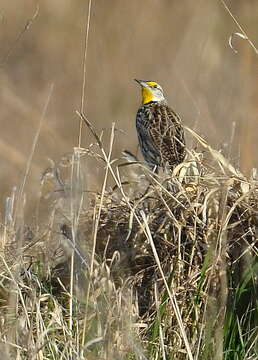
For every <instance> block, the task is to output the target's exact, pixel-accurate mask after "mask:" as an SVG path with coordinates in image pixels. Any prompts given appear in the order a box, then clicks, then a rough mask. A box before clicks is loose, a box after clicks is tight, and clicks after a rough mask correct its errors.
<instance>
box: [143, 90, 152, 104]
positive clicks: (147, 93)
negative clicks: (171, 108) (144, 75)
mask: <svg viewBox="0 0 258 360" xmlns="http://www.w3.org/2000/svg"><path fill="white" fill-rule="evenodd" d="M152 100H153V94H152V92H151V90H150V89H149V88H146V87H142V104H143V105H144V104H148V103H149V102H151V101H152Z"/></svg>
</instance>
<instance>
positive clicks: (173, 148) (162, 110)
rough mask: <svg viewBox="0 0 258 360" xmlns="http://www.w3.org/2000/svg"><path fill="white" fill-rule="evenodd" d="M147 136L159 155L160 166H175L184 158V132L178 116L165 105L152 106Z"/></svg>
mask: <svg viewBox="0 0 258 360" xmlns="http://www.w3.org/2000/svg"><path fill="white" fill-rule="evenodd" d="M152 111H153V116H152V119H151V121H150V123H149V134H150V137H151V139H152V142H153V144H154V146H155V148H156V149H157V151H158V152H159V153H160V158H161V165H162V166H165V164H166V163H168V164H169V165H170V166H172V167H173V166H175V165H177V164H179V163H180V162H182V161H183V160H184V157H185V138H184V130H183V127H182V125H181V120H180V118H179V116H178V115H177V114H176V113H175V112H174V111H173V110H172V109H171V108H170V107H169V106H167V105H163V104H162V105H161V104H153V108H152Z"/></svg>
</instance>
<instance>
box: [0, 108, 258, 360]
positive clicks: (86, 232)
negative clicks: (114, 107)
mask: <svg viewBox="0 0 258 360" xmlns="http://www.w3.org/2000/svg"><path fill="white" fill-rule="evenodd" d="M79 115H80V116H81V119H82V120H83V121H84V122H85V123H86V125H87V126H88V129H90V131H91V133H92V135H93V137H94V139H95V143H93V144H92V145H91V146H90V147H89V148H88V149H75V150H74V153H72V154H70V155H69V156H67V158H66V160H67V161H65V162H64V159H62V161H60V162H59V163H57V164H54V163H52V164H51V167H50V168H49V169H48V170H47V171H46V172H45V174H44V176H43V178H42V187H41V192H42V197H41V200H40V201H39V205H38V209H37V212H36V214H37V219H36V221H35V222H34V223H33V222H32V223H31V224H29V225H27V224H25V223H24V219H23V214H22V212H21V209H22V207H21V199H22V197H21V196H20V195H19V197H17V192H16V191H14V193H13V195H12V196H11V197H10V199H8V200H7V206H6V217H5V221H4V223H3V226H2V229H3V231H2V235H3V236H2V243H1V244H2V247H1V279H0V280H1V291H0V296H1V309H0V311H1V349H2V351H3V353H4V354H5V358H6V359H13V358H17V359H18V358H20V359H75V358H76V359H227V360H228V359H255V358H257V353H258V349H257V238H256V236H257V235H256V230H257V225H258V217H257V211H258V204H257V202H258V197H257V182H256V181H255V179H253V178H252V179H246V178H245V177H244V176H243V175H242V174H241V173H240V172H239V171H237V170H236V169H235V168H234V167H233V166H232V165H231V164H230V163H229V162H228V161H227V160H226V159H225V158H224V157H223V156H222V155H221V154H220V153H219V152H217V151H215V150H213V149H212V148H211V147H210V146H209V145H208V144H207V143H206V142H205V141H204V140H203V139H202V138H200V136H198V135H197V134H195V133H194V132H193V131H191V130H190V129H187V130H188V131H189V132H190V133H191V135H192V136H194V137H195V139H197V141H198V143H199V144H200V146H201V147H203V148H204V155H203V154H201V153H196V152H194V151H188V157H187V159H186V161H185V162H184V163H183V164H181V165H180V166H178V167H177V168H176V169H174V171H173V174H171V173H166V172H165V171H164V172H161V173H160V174H159V175H156V174H153V173H151V172H150V171H149V170H148V169H146V168H145V167H144V166H143V165H142V164H140V163H139V162H137V161H134V160H136V159H134V158H132V157H131V158H130V159H128V157H127V162H125V161H122V160H121V159H120V160H119V161H114V160H112V147H113V142H114V126H113V127H112V129H111V136H110V143H109V145H108V146H107V149H108V150H106V147H105V146H104V145H103V143H102V141H101V138H100V137H99V136H98V135H97V133H96V131H95V130H94V128H93V127H92V125H91V124H90V123H89V122H88V121H87V119H85V117H84V116H83V115H82V114H79ZM89 157H94V159H95V160H96V163H98V164H99V165H98V166H99V167H100V168H103V169H104V175H103V185H102V188H101V190H100V191H99V192H98V193H91V192H90V191H89V189H87V186H86V181H85V178H86V177H85V172H87V171H89V169H88V168H87V163H88V159H89ZM64 163H65V166H64ZM67 174H68V175H67ZM110 184H112V186H111V185H110ZM49 185H51V186H50V187H51V190H49ZM46 189H47V190H46ZM43 208H44V210H42V209H43ZM17 209H18V210H19V212H18V213H17V211H18V210H17ZM42 213H44V214H45V219H46V220H45V222H44V223H43V222H41V221H40V220H41V214H42Z"/></svg>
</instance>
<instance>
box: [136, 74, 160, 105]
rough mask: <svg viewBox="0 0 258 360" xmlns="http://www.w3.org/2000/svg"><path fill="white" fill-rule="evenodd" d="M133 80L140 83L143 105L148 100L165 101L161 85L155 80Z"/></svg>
mask: <svg viewBox="0 0 258 360" xmlns="http://www.w3.org/2000/svg"><path fill="white" fill-rule="evenodd" d="M135 81H136V82H137V83H138V84H140V85H141V88H142V103H143V105H144V104H148V103H150V102H163V103H166V99H165V96H164V94H163V90H162V87H161V86H160V85H159V84H158V83H156V82H155V81H143V80H137V79H135Z"/></svg>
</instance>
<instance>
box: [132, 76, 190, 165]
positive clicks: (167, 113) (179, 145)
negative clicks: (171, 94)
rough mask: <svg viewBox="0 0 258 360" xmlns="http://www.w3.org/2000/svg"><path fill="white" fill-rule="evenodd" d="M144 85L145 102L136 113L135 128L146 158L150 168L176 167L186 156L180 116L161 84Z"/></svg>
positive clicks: (143, 83)
mask: <svg viewBox="0 0 258 360" xmlns="http://www.w3.org/2000/svg"><path fill="white" fill-rule="evenodd" d="M135 81H136V82H137V83H138V84H140V85H141V89H142V105H141V106H140V108H139V109H138V112H137V115H136V129H137V134H138V139H139V144H140V148H141V152H142V154H143V157H144V159H145V161H146V163H147V164H148V166H149V167H150V168H151V170H153V171H155V172H158V169H159V167H162V168H165V167H169V168H170V169H173V168H174V167H175V166H176V165H178V164H180V163H181V162H183V160H184V157H185V137H184V129H183V127H182V124H181V119H180V117H179V116H178V115H177V114H176V113H175V112H174V111H173V110H172V109H171V108H170V107H169V106H168V105H167V101H166V98H165V96H164V94H163V90H162V87H161V86H160V85H159V84H157V83H156V82H155V81H143V80H136V79H135Z"/></svg>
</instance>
